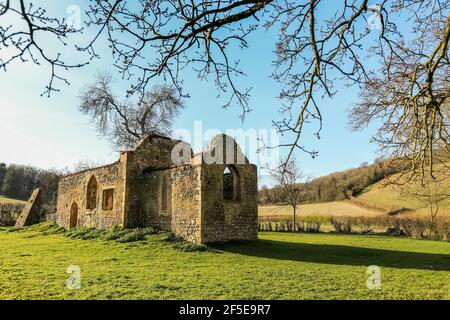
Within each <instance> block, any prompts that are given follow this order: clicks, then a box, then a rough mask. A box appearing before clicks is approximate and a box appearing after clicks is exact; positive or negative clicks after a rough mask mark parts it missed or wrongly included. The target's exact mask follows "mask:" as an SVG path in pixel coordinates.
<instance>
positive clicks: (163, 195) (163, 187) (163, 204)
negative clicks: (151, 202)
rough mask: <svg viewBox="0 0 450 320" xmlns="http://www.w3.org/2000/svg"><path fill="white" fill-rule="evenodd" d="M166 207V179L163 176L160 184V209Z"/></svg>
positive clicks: (165, 208)
mask: <svg viewBox="0 0 450 320" xmlns="http://www.w3.org/2000/svg"><path fill="white" fill-rule="evenodd" d="M167 208H168V196H167V179H166V177H163V179H162V185H161V210H163V211H165V210H167Z"/></svg>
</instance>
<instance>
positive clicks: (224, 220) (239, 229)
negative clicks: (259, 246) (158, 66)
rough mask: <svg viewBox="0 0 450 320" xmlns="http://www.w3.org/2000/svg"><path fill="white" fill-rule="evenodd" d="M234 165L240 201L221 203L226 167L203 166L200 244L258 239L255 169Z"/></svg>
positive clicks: (247, 165)
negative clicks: (237, 176) (237, 177)
mask: <svg viewBox="0 0 450 320" xmlns="http://www.w3.org/2000/svg"><path fill="white" fill-rule="evenodd" d="M233 166H234V167H235V168H236V170H237V172H238V175H239V179H238V181H239V185H238V188H239V198H238V199H237V200H224V199H223V173H224V170H225V167H226V165H224V164H213V165H202V187H201V194H202V196H201V199H202V204H201V206H202V226H201V230H202V242H218V241H228V240H256V239H257V237H258V228H257V225H258V224H257V222H258V210H257V201H256V199H257V198H256V196H257V192H258V191H257V173H256V166H255V165H252V164H242V165H233Z"/></svg>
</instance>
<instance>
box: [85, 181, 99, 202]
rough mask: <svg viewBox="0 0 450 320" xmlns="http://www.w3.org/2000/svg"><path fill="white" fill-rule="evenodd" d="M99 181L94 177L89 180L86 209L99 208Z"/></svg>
mask: <svg viewBox="0 0 450 320" xmlns="http://www.w3.org/2000/svg"><path fill="white" fill-rule="evenodd" d="M97 189H98V184H97V179H95V176H92V177H91V178H90V179H89V182H88V185H87V193H86V209H95V208H96V207H97Z"/></svg>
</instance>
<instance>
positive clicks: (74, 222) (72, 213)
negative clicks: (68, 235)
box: [69, 202, 78, 229]
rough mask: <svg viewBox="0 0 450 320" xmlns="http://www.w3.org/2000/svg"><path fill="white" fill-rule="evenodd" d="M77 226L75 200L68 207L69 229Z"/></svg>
mask: <svg viewBox="0 0 450 320" xmlns="http://www.w3.org/2000/svg"><path fill="white" fill-rule="evenodd" d="M77 226H78V205H77V203H76V202H73V203H72V206H71V207H70V216H69V229H75V228H76V227H77Z"/></svg>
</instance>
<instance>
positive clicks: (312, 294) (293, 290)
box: [0, 223, 450, 299]
mask: <svg viewBox="0 0 450 320" xmlns="http://www.w3.org/2000/svg"><path fill="white" fill-rule="evenodd" d="M99 234H100V233H99V232H97V231H94V230H77V231H72V232H69V233H67V232H65V231H64V230H62V229H60V228H57V227H56V226H54V225H52V224H48V223H46V224H40V225H37V226H32V227H27V228H24V229H15V228H1V230H0V247H1V248H2V249H1V250H0V299H61V298H62V299H366V298H367V299H450V243H448V242H438V241H428V240H411V239H406V238H398V237H387V236H379V235H338V234H300V233H281V232H261V233H260V234H259V238H260V240H259V241H257V242H250V243H245V242H243V243H229V244H220V245H213V246H208V247H206V246H197V245H191V244H188V243H186V242H183V241H181V240H180V239H177V238H174V237H173V236H171V235H170V234H167V233H161V232H160V233H158V232H143V231H142V230H141V231H121V230H113V231H112V232H109V233H106V234H103V235H102V236H100V235H99ZM69 237H71V238H69ZM80 238H84V239H87V240H83V239H80ZM371 265H376V266H379V268H380V271H381V288H380V289H368V287H367V279H368V274H367V267H368V266H371ZM69 266H72V267H71V269H69V271H70V270H76V267H75V269H74V266H77V267H79V268H80V269H79V270H80V279H81V280H80V281H81V282H80V285H81V287H80V288H79V289H73V288H72V289H69V288H68V287H67V283H66V281H67V279H68V277H69V276H70V275H71V274H69V273H67V272H68V267H69ZM75 275H76V276H77V274H75ZM77 279H78V278H77ZM369 282H370V281H369ZM71 283H72V284H73V283H74V282H71ZM75 283H76V282H75Z"/></svg>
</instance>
